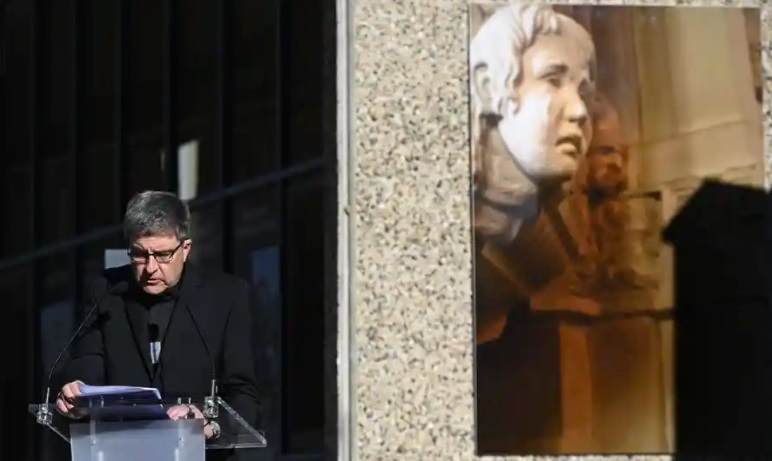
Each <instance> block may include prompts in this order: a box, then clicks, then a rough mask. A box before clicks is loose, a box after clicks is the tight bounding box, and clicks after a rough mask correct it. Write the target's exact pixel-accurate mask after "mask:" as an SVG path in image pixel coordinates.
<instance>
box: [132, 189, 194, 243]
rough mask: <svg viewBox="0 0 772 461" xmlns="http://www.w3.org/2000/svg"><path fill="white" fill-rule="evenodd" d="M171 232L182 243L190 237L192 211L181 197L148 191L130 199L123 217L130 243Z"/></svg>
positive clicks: (168, 193) (169, 193)
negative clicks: (141, 238)
mask: <svg viewBox="0 0 772 461" xmlns="http://www.w3.org/2000/svg"><path fill="white" fill-rule="evenodd" d="M171 233H173V234H174V235H175V236H176V237H177V239H178V240H180V241H183V240H185V239H189V238H190V210H189V209H188V206H187V204H185V202H183V201H182V200H181V199H180V198H179V197H177V196H176V195H175V194H172V193H171V192H163V191H153V190H148V191H144V192H140V193H138V194H136V195H135V196H134V197H132V198H131V200H129V203H128V205H127V206H126V214H125V215H124V218H123V235H124V237H126V239H127V240H128V241H132V240H134V239H137V238H140V237H149V236H159V235H168V234H171Z"/></svg>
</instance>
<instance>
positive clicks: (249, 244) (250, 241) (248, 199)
mask: <svg viewBox="0 0 772 461" xmlns="http://www.w3.org/2000/svg"><path fill="white" fill-rule="evenodd" d="M276 192H277V188H276V187H274V186H269V187H265V188H262V189H258V190H256V191H254V192H251V193H248V194H245V195H243V196H240V197H238V198H236V199H234V213H233V226H232V228H231V229H232V235H226V236H225V238H229V239H232V242H233V254H232V256H233V264H234V267H233V269H234V270H233V272H234V273H235V274H236V275H237V276H239V277H242V278H244V279H245V280H247V281H250V282H252V283H253V284H254V286H255V294H256V300H255V301H256V302H255V304H254V306H253V308H254V310H253V313H252V314H253V320H254V324H255V330H254V332H253V335H254V336H253V338H254V341H255V344H254V345H253V346H254V354H255V362H256V363H255V370H256V372H257V379H258V390H259V392H260V395H261V401H260V403H261V405H262V413H261V415H260V416H261V426H262V427H263V429H265V431H266V434H267V438H268V439H269V440H271V443H270V444H269V446H268V448H267V450H268V451H269V452H271V453H274V450H278V449H279V448H280V445H279V443H280V442H279V437H278V434H279V433H280V427H281V426H280V425H281V419H280V417H281V405H280V402H281V400H280V399H281V394H280V390H281V367H280V361H279V360H280V357H281V356H280V354H281V304H280V302H281V300H280V298H279V295H280V291H279V290H280V286H279V284H280V272H281V268H280V260H279V250H278V244H279V222H278V220H279V215H278V212H279V210H278V200H277V199H278V195H277V193H276ZM271 459H272V458H271Z"/></svg>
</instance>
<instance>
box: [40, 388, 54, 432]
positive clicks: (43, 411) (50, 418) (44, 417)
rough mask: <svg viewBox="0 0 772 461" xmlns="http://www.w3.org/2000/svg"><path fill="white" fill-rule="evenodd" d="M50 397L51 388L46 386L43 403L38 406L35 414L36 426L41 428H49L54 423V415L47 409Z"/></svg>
mask: <svg viewBox="0 0 772 461" xmlns="http://www.w3.org/2000/svg"><path fill="white" fill-rule="evenodd" d="M50 397H51V386H46V393H45V397H44V398H43V403H40V404H38V411H37V413H35V420H36V421H37V423H38V424H40V425H43V426H50V425H51V424H52V423H53V422H54V414H53V413H52V412H51V409H50V408H49V403H48V400H49V398H50Z"/></svg>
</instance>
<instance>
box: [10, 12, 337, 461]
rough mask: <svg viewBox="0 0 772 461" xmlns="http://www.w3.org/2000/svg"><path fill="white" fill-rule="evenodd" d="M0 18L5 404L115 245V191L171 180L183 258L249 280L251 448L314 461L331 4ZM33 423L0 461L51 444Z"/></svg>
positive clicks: (38, 383)
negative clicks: (256, 416)
mask: <svg viewBox="0 0 772 461" xmlns="http://www.w3.org/2000/svg"><path fill="white" fill-rule="evenodd" d="M0 21H2V26H0V34H2V35H0V43H1V44H2V66H1V67H0V91H2V100H3V101H5V105H4V110H3V111H2V115H1V117H2V119H1V122H0V123H2V125H3V129H2V130H0V133H2V134H0V136H2V148H0V149H1V150H2V155H0V216H3V218H2V220H3V224H2V226H0V299H2V300H3V303H2V304H3V306H4V308H5V322H6V325H13V327H12V328H8V331H7V332H6V333H5V334H3V335H1V336H0V343H1V344H2V347H3V350H5V351H15V352H14V353H13V354H8V356H7V361H6V366H5V367H4V368H5V370H6V372H4V373H3V374H2V376H0V408H1V409H2V411H3V412H4V413H5V414H11V413H12V414H22V413H24V412H26V409H25V404H26V403H27V402H35V401H38V400H39V399H40V393H41V389H43V387H44V385H45V382H46V377H47V375H48V370H49V367H50V366H51V364H52V362H53V360H54V359H55V357H56V355H57V354H58V352H59V350H60V349H61V347H62V346H63V345H64V344H65V343H66V341H67V339H68V336H69V334H70V332H71V331H72V327H73V320H74V306H76V305H77V304H78V303H79V301H80V300H81V297H82V291H81V290H82V288H81V287H82V283H83V280H84V278H85V277H86V276H87V275H88V274H90V273H93V272H95V271H98V270H100V269H101V268H103V267H104V266H105V265H106V264H107V265H109V264H114V263H115V260H113V257H114V256H115V255H117V257H118V259H117V261H118V262H120V258H121V256H122V255H124V254H125V253H124V252H123V251H124V248H125V243H124V242H123V241H122V238H121V234H120V221H121V216H122V213H123V210H124V207H125V204H126V202H127V200H128V198H129V197H130V196H131V195H132V194H134V193H136V192H138V191H141V190H146V189H163V190H170V191H175V192H178V193H180V194H181V196H182V197H183V198H185V199H187V200H189V201H190V202H189V203H190V206H191V209H192V213H193V220H194V229H193V231H194V239H195V249H194V252H193V255H192V257H193V259H194V260H195V261H196V262H198V263H200V264H203V265H207V266H210V267H216V268H220V269H223V270H225V271H228V272H231V273H234V274H236V275H238V276H241V277H243V278H245V279H247V280H248V281H250V282H252V283H253V284H254V285H255V286H256V287H258V288H259V289H260V290H259V292H260V293H261V295H262V299H261V302H260V304H259V306H256V308H255V312H254V314H255V316H256V318H257V320H258V324H259V326H260V334H259V335H258V336H257V337H256V344H254V347H255V350H256V352H257V354H256V356H257V363H256V367H257V368H258V371H259V373H258V374H259V376H260V380H261V383H260V384H261V391H262V393H263V396H264V417H263V426H264V429H265V430H266V431H267V435H268V438H269V439H271V447H270V449H269V450H265V453H263V454H262V455H261V459H293V457H297V456H302V457H303V459H320V457H321V456H322V455H323V443H324V440H323V439H324V431H323V426H324V395H323V394H324V386H323V384H322V382H323V373H324V360H323V343H324V304H325V300H326V299H327V298H326V294H325V293H326V290H327V287H326V286H325V283H324V281H325V280H326V277H325V272H326V270H327V268H326V266H327V265H328V264H329V262H326V259H325V257H326V254H327V251H328V250H329V249H330V248H329V245H330V242H329V239H328V237H329V236H328V234H327V233H326V231H325V229H326V227H325V219H326V217H325V216H326V215H325V210H327V209H328V208H329V203H330V202H329V201H330V200H332V201H333V202H332V203H334V190H335V188H334V181H331V180H330V176H329V174H328V173H329V170H330V168H331V167H332V165H334V162H331V161H330V160H329V159H330V158H334V148H335V116H334V114H335V112H334V111H335V108H334V101H335V81H334V79H335V67H334V66H335V55H334V52H335V47H334V40H335V35H334V34H335V32H334V27H335V7H334V4H332V3H331V2H325V1H320V2H300V1H286V0H283V1H278V0H275V1H260V2H256V1H251V0H226V1H216V2H213V1H206V0H192V1H191V0H185V1H174V0H170V1H162V2H156V1H134V0H108V1H102V0H99V1H86V0H67V1H45V0H41V1H38V0H35V1H26V0H8V1H4V2H2V4H1V6H0ZM330 114H332V115H330ZM328 227H329V226H328ZM65 360H66V358H65ZM290 395H292V396H293V398H291V399H290V398H289V397H288V396H290ZM22 397H23V398H22ZM42 432H44V431H41V429H40V428H39V427H37V426H36V425H35V424H34V420H33V419H32V418H27V419H26V420H25V421H20V420H18V419H16V418H14V419H13V420H6V421H5V422H3V423H0V458H3V459H5V458H8V459H11V457H12V455H11V452H12V451H14V452H16V451H17V450H19V449H20V448H21V449H22V450H23V452H24V456H23V457H22V458H21V459H36V460H37V459H41V460H42V459H49V458H50V457H52V456H53V453H55V452H57V451H61V449H62V446H61V443H60V442H59V441H56V440H53V441H52V440H48V439H50V437H48V436H47V434H43V433H42ZM41 441H44V442H46V443H41ZM65 448H66V447H65ZM14 456H15V455H14ZM14 459H17V458H14Z"/></svg>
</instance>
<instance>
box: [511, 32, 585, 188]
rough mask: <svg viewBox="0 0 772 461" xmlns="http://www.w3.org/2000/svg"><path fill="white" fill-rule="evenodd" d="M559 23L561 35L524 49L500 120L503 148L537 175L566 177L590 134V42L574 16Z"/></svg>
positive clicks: (536, 177) (538, 40)
mask: <svg viewBox="0 0 772 461" xmlns="http://www.w3.org/2000/svg"><path fill="white" fill-rule="evenodd" d="M561 27H562V29H561V33H560V34H559V35H539V36H538V37H537V38H536V40H535V41H534V43H533V44H532V45H531V46H530V47H529V48H528V49H527V50H526V52H525V53H524V54H523V56H522V59H521V63H522V74H521V78H520V80H519V82H516V83H515V84H516V85H517V88H514V90H515V92H514V93H513V94H514V96H515V98H514V99H508V100H507V101H508V102H507V104H505V107H504V110H503V113H502V114H501V115H502V119H501V121H500V122H499V131H500V132H501V135H502V137H503V139H504V142H505V143H506V145H507V149H508V150H509V151H510V153H511V154H512V155H513V156H514V158H515V160H516V161H517V162H518V164H519V165H520V166H521V167H522V168H523V170H524V171H525V172H526V173H527V174H528V175H529V176H531V177H532V178H533V179H534V180H536V181H543V180H552V181H554V180H558V181H565V180H568V179H570V178H571V177H572V176H573V175H574V173H576V169H577V161H578V159H579V158H581V157H582V156H584V154H585V153H586V151H587V147H588V144H589V141H590V139H591V138H592V125H591V123H590V121H589V113H588V101H589V100H590V98H591V97H592V92H593V81H592V79H593V76H592V75H591V69H592V62H593V59H594V45H593V43H592V41H591V39H590V37H589V35H588V34H587V32H586V31H585V30H584V29H582V27H581V26H580V25H579V24H577V23H575V22H573V21H572V20H563V21H562V25H561Z"/></svg>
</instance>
